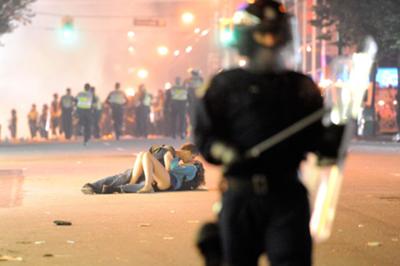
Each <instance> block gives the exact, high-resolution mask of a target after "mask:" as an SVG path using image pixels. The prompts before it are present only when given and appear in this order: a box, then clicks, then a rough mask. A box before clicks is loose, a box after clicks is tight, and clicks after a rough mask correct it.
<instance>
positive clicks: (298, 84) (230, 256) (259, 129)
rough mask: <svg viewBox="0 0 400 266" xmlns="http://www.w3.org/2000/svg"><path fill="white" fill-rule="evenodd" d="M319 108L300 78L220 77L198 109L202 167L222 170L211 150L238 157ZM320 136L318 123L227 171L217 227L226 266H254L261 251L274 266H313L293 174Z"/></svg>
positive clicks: (309, 84) (239, 73)
mask: <svg viewBox="0 0 400 266" xmlns="http://www.w3.org/2000/svg"><path fill="white" fill-rule="evenodd" d="M322 106H323V100H322V97H321V94H320V91H319V90H318V88H317V86H316V85H315V84H314V82H313V81H312V80H311V79H310V78H308V77H306V76H304V75H302V74H299V73H296V72H291V71H285V72H282V73H280V74H276V73H269V74H268V73H265V74H254V73H251V72H248V71H247V70H244V69H233V70H229V71H224V72H222V73H220V74H218V75H217V76H215V77H214V78H213V80H212V81H211V83H210V85H209V87H208V89H207V91H206V92H205V95H204V97H203V99H202V100H201V102H200V104H199V106H198V110H197V123H196V127H195V142H196V145H198V147H199V149H200V151H201V153H202V155H203V156H204V157H205V158H206V160H207V161H209V162H211V163H214V164H220V163H221V162H220V161H219V160H218V159H217V158H215V156H213V154H212V152H211V147H212V146H213V145H214V144H215V143H217V142H220V143H224V145H226V146H227V147H231V148H233V149H235V150H236V151H237V153H238V154H239V155H243V154H244V153H245V152H246V151H247V150H249V149H250V148H252V147H253V146H255V145H256V144H258V143H260V142H261V141H263V140H265V139H268V138H269V137H271V136H273V135H275V134H276V133H278V132H280V131H282V130H283V129H285V128H287V127H289V126H290V125H292V124H294V123H295V122H297V121H299V120H300V119H301V118H304V117H306V116H307V115H309V114H311V113H313V112H315V111H316V110H318V109H320V108H322ZM322 133H323V126H322V124H321V122H320V121H319V122H317V123H315V124H313V125H312V126H310V127H308V128H307V129H306V130H303V131H301V132H300V133H298V134H296V135H294V136H292V137H290V138H289V139H287V140H285V141H283V142H282V143H280V144H278V145H276V146H274V147H272V148H271V149H270V150H268V151H266V152H264V153H262V154H261V155H260V156H259V157H258V158H256V159H240V160H237V161H236V162H234V163H232V164H231V165H230V166H229V167H227V168H226V170H225V173H224V174H225V177H226V178H227V180H228V190H227V191H226V192H224V194H223V209H222V211H221V213H220V217H219V223H220V228H221V239H222V244H223V245H222V246H223V249H224V254H225V260H226V263H228V265H257V261H258V257H259V255H260V254H261V253H262V252H264V251H265V252H267V254H268V258H269V259H270V262H271V265H274V266H275V265H310V264H311V237H310V233H309V218H310V211H309V205H308V199H307V192H306V189H305V188H304V186H303V185H302V184H301V183H300V181H299V180H298V176H297V172H298V167H299V164H300V161H301V160H303V159H304V155H305V153H306V152H308V151H315V150H316V149H317V148H318V147H319V146H318V145H319V143H320V141H319V137H320V136H322Z"/></svg>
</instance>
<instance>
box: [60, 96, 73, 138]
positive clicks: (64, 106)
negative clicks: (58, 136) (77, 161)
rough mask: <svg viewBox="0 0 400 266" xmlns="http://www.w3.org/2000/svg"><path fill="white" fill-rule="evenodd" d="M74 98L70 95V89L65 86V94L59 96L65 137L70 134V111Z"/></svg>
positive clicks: (69, 136)
mask: <svg viewBox="0 0 400 266" xmlns="http://www.w3.org/2000/svg"><path fill="white" fill-rule="evenodd" d="M74 102H75V98H74V97H73V96H72V95H71V89H70V88H67V91H66V94H65V95H63V96H62V97H61V101H60V104H61V126H62V131H63V132H64V136H65V138H66V139H68V140H69V139H71V136H72V113H73V111H74Z"/></svg>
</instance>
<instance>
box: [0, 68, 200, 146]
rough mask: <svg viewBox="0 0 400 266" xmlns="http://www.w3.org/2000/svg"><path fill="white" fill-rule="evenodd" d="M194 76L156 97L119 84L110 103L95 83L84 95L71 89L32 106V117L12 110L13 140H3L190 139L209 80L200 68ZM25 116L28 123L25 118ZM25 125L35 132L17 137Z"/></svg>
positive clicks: (140, 87)
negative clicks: (198, 100) (202, 89)
mask: <svg viewBox="0 0 400 266" xmlns="http://www.w3.org/2000/svg"><path fill="white" fill-rule="evenodd" d="M189 73H190V75H189V76H188V77H186V78H181V77H176V78H175V82H174V84H170V86H167V87H166V88H164V89H163V90H162V89H159V90H158V91H157V92H153V93H152V92H150V90H149V89H148V88H147V87H146V84H140V85H138V87H137V88H135V89H134V91H130V92H129V93H127V92H126V91H124V90H122V89H121V84H120V83H118V82H117V83H116V84H115V88H114V90H111V91H110V93H109V95H108V96H107V98H106V99H100V97H99V96H98V95H97V94H96V88H95V87H94V86H92V85H91V84H90V83H86V84H85V85H84V88H83V90H81V91H76V92H73V91H72V90H71V89H70V88H67V89H66V91H65V93H63V94H59V93H58V92H57V93H54V94H53V99H52V101H51V102H50V104H43V105H42V106H38V105H36V104H34V103H33V104H32V106H31V109H30V111H29V113H28V114H19V113H18V109H12V110H11V114H10V119H9V124H8V125H7V126H8V128H7V129H8V131H9V136H10V137H11V138H10V139H9V138H5V139H4V140H5V141H6V142H13V143H17V142H21V141H28V142H36V141H47V140H67V141H68V140H75V139H78V138H80V137H84V144H87V142H88V141H89V139H90V138H95V139H116V140H119V139H120V137H126V136H131V137H141V138H156V137H172V138H180V139H185V138H188V137H189V136H190V135H191V130H192V123H193V119H194V117H193V116H194V115H193V114H194V102H195V98H196V95H195V94H196V90H197V89H199V88H200V87H201V86H202V85H203V82H204V80H203V77H202V75H201V72H200V70H196V69H190V70H189ZM21 116H22V117H23V118H25V117H27V120H25V119H20V117H21ZM25 121H27V123H28V126H29V131H30V137H29V138H28V139H26V138H21V137H19V135H18V125H19V123H23V122H25ZM4 130H5V128H4V127H3V128H2V129H1V128H0V133H1V134H3V136H4V135H6V133H5V132H4ZM1 131H3V132H1ZM1 134H0V136H1Z"/></svg>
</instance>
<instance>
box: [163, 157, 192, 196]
mask: <svg viewBox="0 0 400 266" xmlns="http://www.w3.org/2000/svg"><path fill="white" fill-rule="evenodd" d="M179 161H180V158H179V157H175V158H174V159H173V160H172V162H171V169H170V170H169V175H170V176H171V188H172V190H178V189H180V188H181V187H182V184H183V181H185V180H186V181H190V180H192V179H193V178H195V176H196V172H197V168H196V166H194V165H190V164H189V165H179Z"/></svg>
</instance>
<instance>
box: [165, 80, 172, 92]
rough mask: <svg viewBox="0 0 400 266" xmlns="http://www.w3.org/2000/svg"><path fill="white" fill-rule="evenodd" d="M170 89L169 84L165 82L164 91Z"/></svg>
mask: <svg viewBox="0 0 400 266" xmlns="http://www.w3.org/2000/svg"><path fill="white" fill-rule="evenodd" d="M171 87H172V84H171V82H166V83H165V85H164V89H165V90H169V89H171Z"/></svg>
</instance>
